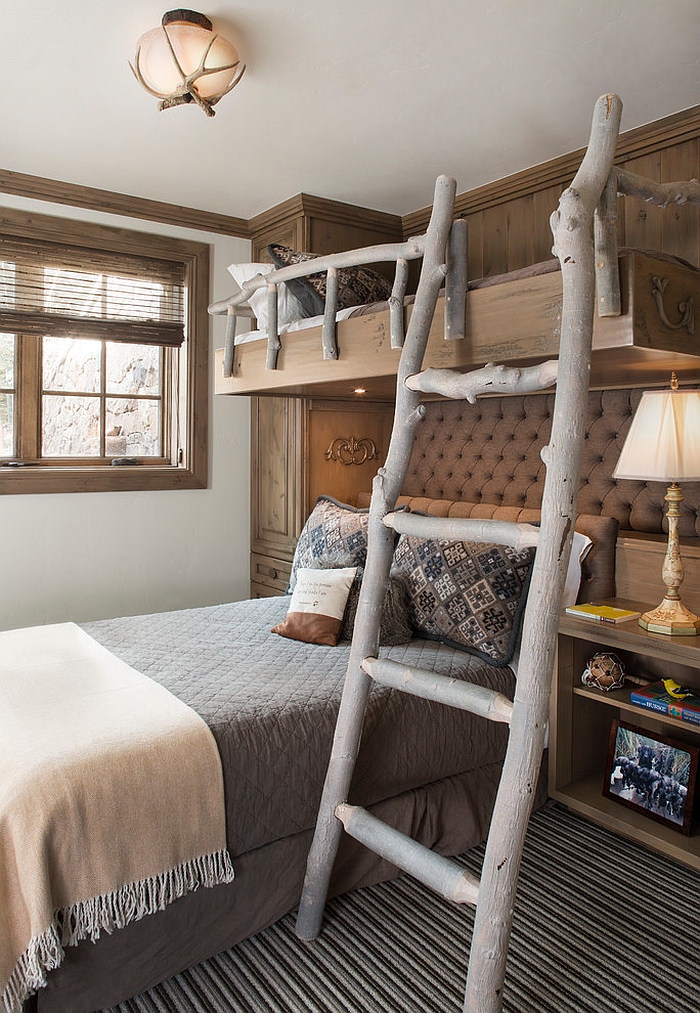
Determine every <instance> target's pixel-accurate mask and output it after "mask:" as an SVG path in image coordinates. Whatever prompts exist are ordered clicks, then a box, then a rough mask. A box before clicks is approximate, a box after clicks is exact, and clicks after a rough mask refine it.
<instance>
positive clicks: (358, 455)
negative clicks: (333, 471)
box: [324, 436, 379, 465]
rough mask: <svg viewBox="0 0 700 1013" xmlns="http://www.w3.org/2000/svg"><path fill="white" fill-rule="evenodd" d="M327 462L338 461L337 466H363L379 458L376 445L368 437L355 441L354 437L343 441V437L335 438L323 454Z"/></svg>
mask: <svg viewBox="0 0 700 1013" xmlns="http://www.w3.org/2000/svg"><path fill="white" fill-rule="evenodd" d="M324 456H325V458H326V460H327V461H338V463H339V464H358V465H359V464H365V463H366V462H367V461H376V460H377V459H378V457H379V454H378V453H377V445H376V443H375V442H374V440H372V439H370V438H369V436H363V437H362V438H361V439H359V440H358V439H356V438H355V437H354V436H350V437H348V439H345V437H343V436H336V438H335V439H334V440H332V441H331V444H330V446H329V447H328V450H327V451H326V453H325V455H324Z"/></svg>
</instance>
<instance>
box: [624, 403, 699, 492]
mask: <svg viewBox="0 0 700 1013" xmlns="http://www.w3.org/2000/svg"><path fill="white" fill-rule="evenodd" d="M613 478H629V479H639V480H641V481H644V482H684V481H685V482H698V481H700V391H697V390H663V391H645V392H644V394H642V399H641V401H640V402H639V407H638V408H637V411H636V413H635V416H634V418H633V420H632V425H631V426H630V430H629V433H628V434H627V439H626V440H625V445H624V447H623V448H622V453H621V454H620V459H619V460H618V462H617V466H616V468H615V470H614V471H613Z"/></svg>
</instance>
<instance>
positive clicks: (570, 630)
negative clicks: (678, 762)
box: [549, 598, 700, 869]
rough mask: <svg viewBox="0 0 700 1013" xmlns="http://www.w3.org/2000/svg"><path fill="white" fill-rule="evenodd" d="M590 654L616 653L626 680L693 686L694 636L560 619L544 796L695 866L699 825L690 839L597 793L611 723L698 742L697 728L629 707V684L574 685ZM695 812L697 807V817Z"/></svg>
mask: <svg viewBox="0 0 700 1013" xmlns="http://www.w3.org/2000/svg"><path fill="white" fill-rule="evenodd" d="M609 604H615V605H618V606H620V607H624V608H634V609H635V610H636V611H640V612H642V611H644V610H645V609H647V608H649V604H648V603H642V602H637V601H633V600H630V599H619V598H618V599H614V601H611V602H610V603H609ZM597 651H611V652H613V653H615V654H617V655H618V656H619V658H620V660H621V661H622V662H623V664H624V665H625V667H626V670H627V672H628V674H629V675H630V677H631V678H637V679H639V680H640V681H647V682H653V681H655V680H657V679H660V678H666V677H670V678H674V679H676V680H677V681H678V682H682V683H684V684H687V685H691V686H695V687H698V688H700V637H676V636H673V637H672V636H664V635H663V634H657V633H649V632H648V631H647V630H644V629H643V628H642V627H641V626H639V624H638V623H637V621H636V620H630V621H628V622H625V623H618V624H616V625H609V624H605V623H597V622H592V621H591V620H586V619H577V618H575V617H573V616H569V615H566V614H563V615H562V617H561V619H560V622H559V645H558V652H557V667H556V673H555V679H554V685H553V691H552V714H551V727H550V748H549V793H550V795H551V796H552V797H553V798H555V799H557V800H558V801H560V802H563V803H564V804H565V805H567V806H569V807H570V808H571V809H573V810H574V811H576V812H578V813H580V814H581V815H583V816H586V817H587V818H589V819H591V820H594V821H595V822H596V823H599V824H601V825H602V826H605V827H608V828H609V829H610V830H613V831H614V832H616V833H618V834H621V835H622V836H624V837H628V838H630V839H633V840H636V841H639V842H640V843H642V844H644V845H646V846H647V847H650V848H653V849H655V850H657V851H660V852H662V853H663V854H664V855H667V856H669V857H670V858H673V859H675V860H676V861H679V862H683V863H684V864H686V865H690V866H692V867H693V868H696V869H700V825H699V824H698V821H697V820H696V825H695V827H694V829H693V832H692V833H691V836H690V837H687V836H685V835H683V834H682V833H680V832H678V831H677V830H674V829H673V828H671V827H670V826H668V827H667V826H666V825H665V824H664V823H660V822H657V821H656V820H652V819H649V818H648V817H647V816H645V815H644V814H643V812H641V811H640V812H636V811H635V810H634V809H630V808H629V807H627V806H622V805H620V804H619V803H617V802H616V801H614V800H613V799H610V798H608V797H606V796H605V795H603V781H604V778H605V768H606V762H607V754H608V742H609V737H610V728H611V726H612V722H613V721H614V720H615V719H616V718H617V719H623V720H625V721H626V722H627V723H628V724H630V725H636V726H638V727H640V728H642V729H644V730H645V731H648V732H649V734H650V735H651V736H652V737H653V736H654V735H655V734H656V735H658V736H667V737H669V738H672V739H677V740H679V741H681V742H687V743H692V744H694V745H699V744H700V727H699V726H696V725H692V724H690V723H688V722H686V721H679V720H678V719H676V718H671V717H668V716H667V715H665V714H659V713H657V712H656V711H651V710H649V709H647V708H645V707H638V706H637V705H635V704H632V703H630V691H631V689H630V683H629V682H628V683H627V685H625V686H624V687H623V688H621V689H616V690H612V691H610V692H607V693H606V692H602V691H600V690H598V689H595V688H592V687H589V686H585V685H583V684H582V683H581V673H582V672H583V670H584V668H585V667H586V664H587V662H588V659H589V658H590V657H591V655H593V654H595V653H596V652H597ZM697 813H698V809H697V808H696V814H697Z"/></svg>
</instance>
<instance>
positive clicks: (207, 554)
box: [0, 194, 250, 629]
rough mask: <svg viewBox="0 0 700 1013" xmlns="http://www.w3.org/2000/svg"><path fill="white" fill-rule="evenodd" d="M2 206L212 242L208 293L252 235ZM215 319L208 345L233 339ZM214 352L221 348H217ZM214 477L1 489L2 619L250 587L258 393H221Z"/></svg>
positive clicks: (186, 603)
mask: <svg viewBox="0 0 700 1013" xmlns="http://www.w3.org/2000/svg"><path fill="white" fill-rule="evenodd" d="M0 206H5V207H14V208H21V209H26V210H30V211H35V212H40V213H42V214H52V215H58V216H62V217H69V218H75V219H80V220H84V221H92V222H99V223H103V224H107V225H119V226H122V227H124V228H133V229H137V230H140V231H148V232H154V233H159V234H161V235H171V236H177V237H180V238H183V239H192V240H196V241H199V242H204V243H207V244H209V245H210V247H211V301H214V300H217V299H222V298H224V297H225V296H227V295H228V294H230V292H231V291H232V288H233V286H232V283H231V278H230V275H229V274H228V272H227V270H226V267H227V265H228V264H230V263H232V262H234V261H245V260H248V259H249V256H250V243H249V242H248V240H243V239H233V238H228V237H226V236H220V235H216V234H214V233H205V232H198V231H195V230H193V229H181V228H176V227H173V226H168V225H160V224H158V223H149V222H143V221H139V220H137V219H126V218H122V217H120V216H117V215H108V214H101V213H97V212H90V211H85V210H81V209H75V208H67V207H62V206H60V205H52V204H46V203H44V202H42V201H35V200H28V199H24V198H18V197H17V198H16V197H12V196H8V195H5V194H3V195H0ZM224 326H225V321H224V318H223V317H215V318H213V319H212V327H211V330H212V335H211V347H212V349H213V348H215V347H221V346H222V345H223V341H224V337H223V335H224ZM212 360H213V354H212ZM213 389H214V372H213V361H212V364H211V367H210V391H211V393H210V411H209V465H210V467H209V488H208V489H187V490H181V491H180V490H178V491H163V492H115V493H102V492H95V493H64V494H48V495H18V496H15V495H9V496H0V629H11V628H13V627H16V626H33V625H37V624H41V623H54V622H66V621H73V622H78V623H79V622H83V621H86V620H89V619H99V618H111V617H113V616H119V615H135V614H137V613H145V612H160V611H167V610H170V609H178V608H189V607H194V606H199V605H210V604H216V603H218V602H223V601H233V600H235V599H239V598H246V597H248V586H249V576H248V572H249V547H250V534H249V532H250V523H249V503H250V496H249V488H250V465H249V445H250V402H249V399H248V398H238V397H215V396H214V393H213Z"/></svg>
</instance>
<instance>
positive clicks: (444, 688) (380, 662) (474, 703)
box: [362, 658, 513, 724]
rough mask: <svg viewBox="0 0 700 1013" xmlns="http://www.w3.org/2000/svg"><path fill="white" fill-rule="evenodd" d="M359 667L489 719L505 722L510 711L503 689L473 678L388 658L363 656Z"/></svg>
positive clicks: (401, 687)
mask: <svg viewBox="0 0 700 1013" xmlns="http://www.w3.org/2000/svg"><path fill="white" fill-rule="evenodd" d="M362 668H363V670H364V671H365V672H366V673H367V675H369V677H370V678H371V679H372V680H373V681H374V682H376V683H377V684H378V685H380V686H388V687H390V688H391V689H396V690H399V691H400V692H402V693H410V694H411V695H412V696H418V697H421V698H422V699H423V700H433V701H434V702H435V703H442V704H446V705H447V706H448V707H457V708H459V709H460V710H465V711H469V712H470V713H471V714H478V715H479V717H482V718H486V719H487V720H489V721H500V722H503V723H505V724H508V722H510V719H511V716H512V714H513V701H512V700H509V699H508V697H507V696H504V695H503V693H498V692H496V690H493V689H489V688H488V687H486V686H477V685H476V684H475V683H473V682H465V681H464V680H462V679H452V678H450V677H449V676H447V675H440V674H438V673H436V672H430V671H428V670H427V669H422V668H410V667H409V666H408V665H402V664H400V663H399V662H397V661H390V660H389V659H388V658H365V659H364V661H363V662H362Z"/></svg>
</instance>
